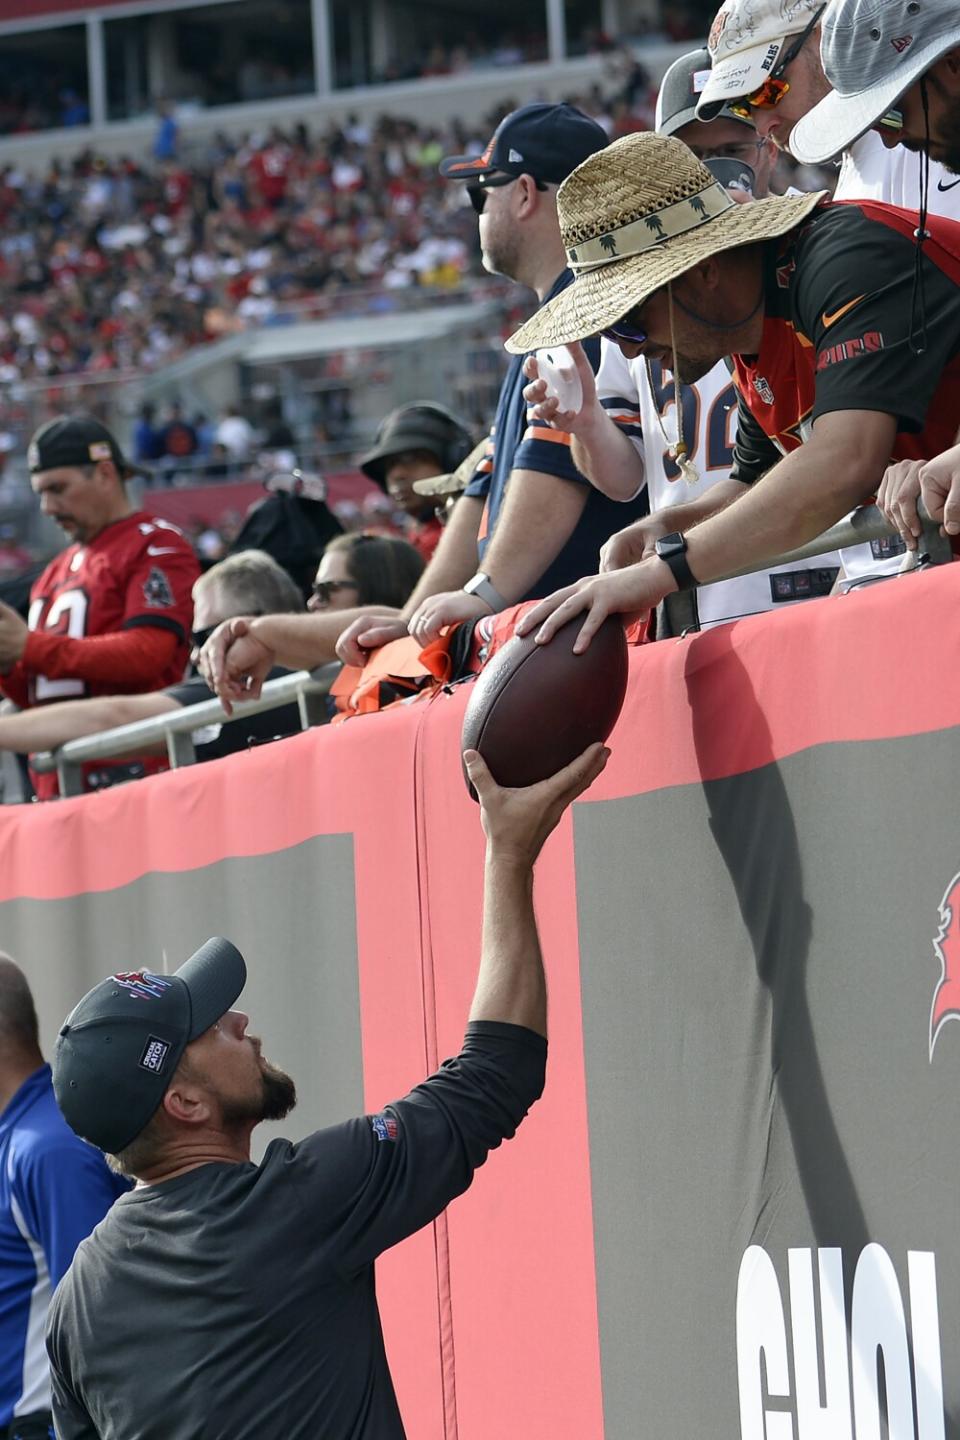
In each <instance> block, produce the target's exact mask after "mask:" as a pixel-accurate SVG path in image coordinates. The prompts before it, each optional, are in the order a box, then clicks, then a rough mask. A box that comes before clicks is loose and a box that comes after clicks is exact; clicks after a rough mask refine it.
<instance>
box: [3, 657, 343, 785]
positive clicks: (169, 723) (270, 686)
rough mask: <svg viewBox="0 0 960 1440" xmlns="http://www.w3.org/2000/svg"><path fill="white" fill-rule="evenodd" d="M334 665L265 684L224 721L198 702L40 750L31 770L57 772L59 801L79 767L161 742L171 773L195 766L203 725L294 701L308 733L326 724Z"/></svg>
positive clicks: (216, 705) (210, 705)
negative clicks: (197, 737) (197, 734)
mask: <svg viewBox="0 0 960 1440" xmlns="http://www.w3.org/2000/svg"><path fill="white" fill-rule="evenodd" d="M339 671H340V666H339V664H331V665H323V666H321V667H320V668H319V669H318V670H315V671H310V670H294V671H291V673H290V674H289V675H281V676H280V677H279V678H278V679H276V680H268V681H267V682H266V683H265V685H264V686H263V689H262V691H261V693H260V695H259V697H258V698H257V699H256V700H244V701H242V702H238V703H237V704H236V705H234V707H233V716H230V717H228V716H227V715H226V714H225V712H224V709H223V706H222V705H221V704H220V701H219V700H218V699H212V700H202V701H201V702H200V704H199V705H186V706H184V708H183V709H182V710H175V711H171V712H168V713H167V714H165V715H154V716H151V717H150V719H149V720H135V721H134V722H133V723H132V724H130V725H118V726H116V727H115V728H114V729H112V730H101V731H100V732H99V734H97V735H85V736H83V737H82V738H81V739H79V740H68V741H67V743H66V744H65V745H61V746H60V747H59V748H58V749H56V750H44V751H41V752H40V753H39V754H36V755H34V756H33V757H32V758H31V761H30V763H31V766H32V767H33V769H34V770H36V771H38V772H40V773H43V772H46V771H49V770H56V772H57V776H58V779H59V782H60V794H61V795H79V794H81V793H82V789H83V777H82V766H83V765H84V764H85V763H86V762H88V761H91V760H115V759H117V758H118V757H119V756H121V755H131V754H132V755H138V754H143V751H144V747H145V746H153V745H156V744H157V743H158V742H159V741H163V742H165V744H166V746H167V755H168V757H169V760H170V766H171V769H176V768H177V767H178V766H180V765H192V764H194V763H195V761H196V758H197V757H196V751H195V749H194V745H193V740H192V739H191V736H192V733H193V731H195V730H200V729H202V728H203V727H204V726H205V725H216V724H221V725H226V724H229V723H230V721H231V720H232V719H233V718H234V717H242V716H244V715H256V714H258V713H259V712H260V711H262V710H275V709H276V708H277V707H278V706H280V705H286V704H289V703H290V701H292V700H295V701H296V702H297V705H298V707H299V710H300V728H301V729H302V730H308V729H309V728H310V727H311V726H312V725H316V724H320V723H322V722H323V721H324V720H325V719H326V718H327V716H326V710H325V706H324V705H323V704H322V703H321V702H323V701H325V700H326V697H327V696H328V695H329V693H330V686H331V684H332V682H333V680H334V678H335V676H336V675H337V674H338V673H339Z"/></svg>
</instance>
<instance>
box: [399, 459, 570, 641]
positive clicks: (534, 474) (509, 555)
mask: <svg viewBox="0 0 960 1440" xmlns="http://www.w3.org/2000/svg"><path fill="white" fill-rule="evenodd" d="M589 493H590V492H589V490H588V489H587V487H586V486H585V485H578V484H575V483H571V482H570V481H569V480H560V479H558V477H557V476H555V475H545V474H543V473H542V472H541V471H539V470H514V471H513V473H512V474H511V476H510V484H509V487H508V489H507V495H506V499H505V500H504V502H503V509H502V511H501V513H500V515H499V517H498V519H497V528H496V530H495V531H494V533H493V539H492V540H491V541H490V544H489V546H488V547H487V550H486V552H485V553H484V557H483V561H482V565H481V568H482V570H483V573H484V574H485V575H487V576H488V577H489V579H490V582H491V584H492V585H493V587H494V589H495V590H497V591H499V593H500V594H501V595H502V596H503V598H504V600H506V601H507V602H508V603H510V604H512V603H513V602H514V601H516V600H519V599H520V598H521V597H522V596H523V595H525V594H527V593H528V591H530V590H531V589H532V588H533V586H534V585H535V584H536V582H537V579H538V577H539V576H540V575H542V574H543V572H544V570H546V568H547V566H548V565H550V564H551V562H552V561H553V560H555V559H556V557H557V555H558V554H559V553H560V551H561V550H562V549H563V547H564V545H565V544H566V543H567V541H568V540H569V538H570V536H571V535H572V534H573V532H574V530H575V529H576V525H577V521H578V520H579V519H580V516H581V515H582V514H583V508H584V506H585V505H586V503H587V498H588V496H589ZM476 568H477V567H476V561H474V570H475V569H476ZM470 573H471V574H473V570H472V571H471V572H470ZM467 578H468V579H469V576H468V577H467ZM490 609H491V607H490V606H489V605H488V604H487V602H486V601H485V600H482V599H481V598H480V597H479V596H478V595H466V594H464V593H463V591H462V590H454V591H447V592H445V593H441V594H437V595H430V596H428V597H427V599H425V600H424V601H423V602H422V603H421V604H420V605H419V606H418V607H417V609H416V611H414V613H413V614H412V615H411V616H410V619H409V627H410V634H411V635H415V636H416V638H417V640H418V641H419V642H420V644H421V645H427V644H429V643H430V641H431V640H435V639H436V638H437V636H438V635H439V634H440V632H441V630H442V629H443V628H444V626H446V625H456V624H458V623H459V622H460V621H462V620H475V619H479V618H480V617H481V616H482V615H489V614H490Z"/></svg>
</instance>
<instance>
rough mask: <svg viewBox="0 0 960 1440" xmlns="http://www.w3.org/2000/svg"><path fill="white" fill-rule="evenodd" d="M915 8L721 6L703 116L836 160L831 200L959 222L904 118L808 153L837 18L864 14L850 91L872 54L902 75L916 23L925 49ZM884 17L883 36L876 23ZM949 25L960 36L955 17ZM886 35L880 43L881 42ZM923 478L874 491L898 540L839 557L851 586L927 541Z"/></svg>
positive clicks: (870, 4)
mask: <svg viewBox="0 0 960 1440" xmlns="http://www.w3.org/2000/svg"><path fill="white" fill-rule="evenodd" d="M913 6H914V0H903V3H892V4H890V3H882V0H866V3H864V4H858V5H856V6H855V7H851V6H850V5H848V4H846V3H844V4H842V5H832V6H830V7H828V6H827V5H825V4H823V3H822V0H789V3H788V4H784V3H781V0H725V3H724V4H723V5H722V6H721V8H720V10H719V11H718V12H717V15H716V17H715V19H714V22H713V25H712V26H711V30H710V42H709V45H710V52H711V56H712V69H711V72H710V78H709V80H708V81H707V84H706V86H705V87H704V90H703V94H702V96H701V98H700V101H699V103H698V107H697V114H698V115H699V117H700V119H701V120H706V121H707V122H709V121H710V120H711V119H712V117H713V116H714V115H715V114H716V113H717V110H718V108H719V106H720V105H721V104H726V106H727V107H728V108H730V107H732V108H733V109H734V111H735V112H738V113H740V114H742V115H743V116H744V117H746V116H750V117H751V118H752V119H753V121H754V123H755V124H756V127H757V133H758V134H760V135H767V136H769V138H770V139H771V140H772V141H773V142H774V144H775V145H777V146H778V147H779V148H780V149H781V150H785V151H787V152H788V153H790V154H792V155H793V156H794V157H795V158H797V159H800V160H805V161H810V160H813V159H817V160H821V161H823V160H828V159H832V158H833V157H834V156H836V158H837V159H838V160H839V161H840V173H839V176H838V177H837V183H836V186H835V189H834V199H835V200H880V201H882V202H883V203H884V204H888V205H899V206H903V207H904V208H905V209H908V210H918V209H919V207H920V205H921V202H922V203H923V206H924V208H925V210H928V211H929V212H930V213H931V214H933V215H945V216H947V217H948V218H949V219H951V220H960V190H958V189H955V188H954V185H955V181H954V179H953V177H952V176H951V175H950V174H949V173H948V172H947V171H946V170H945V169H944V168H943V167H942V165H941V164H939V163H936V162H937V161H940V160H942V159H943V156H942V155H940V154H937V155H936V156H935V160H934V163H932V164H931V162H930V157H929V156H923V155H920V154H916V153H913V152H914V150H915V149H916V148H917V147H916V146H914V145H913V144H912V143H911V145H910V146H909V148H904V147H903V146H902V145H900V144H899V143H898V142H899V138H900V136H901V135H902V134H903V133H904V132H903V131H902V130H901V129H900V124H901V117H900V115H899V112H898V111H894V110H890V112H889V113H888V112H887V109H886V107H885V106H884V107H883V108H877V109H875V111H874V122H875V127H876V128H874V129H870V128H866V127H865V128H864V130H863V131H862V132H860V133H856V132H855V131H854V130H853V129H851V128H848V129H847V130H846V131H845V132H844V134H843V136H842V138H840V139H839V140H838V143H837V144H836V146H835V149H834V150H833V152H832V153H831V154H829V155H828V154H827V152H826V150H825V148H823V147H820V149H819V150H817V151H816V153H814V152H813V151H811V150H810V148H809V147H808V146H805V144H804V135H805V133H807V128H808V126H809V124H810V119H809V118H808V117H810V116H811V114H812V113H814V112H815V113H818V114H819V113H820V104H821V102H823V101H824V98H825V97H827V96H829V93H830V85H831V83H832V81H833V73H832V70H833V61H832V59H831V58H830V55H831V51H832V48H833V44H834V42H833V40H832V36H833V34H834V32H835V29H836V20H837V15H838V14H839V13H840V12H843V11H849V10H851V9H853V8H855V9H856V10H857V12H858V14H857V23H856V25H855V26H854V27H851V31H850V34H851V36H852V39H851V42H850V51H849V56H848V58H847V62H846V63H847V73H849V74H850V76H851V84H853V85H854V86H855V87H857V86H859V84H860V83H861V77H862V76H863V75H864V74H865V71H864V70H863V67H862V59H863V56H864V55H865V54H866V53H867V49H868V48H869V47H872V49H871V53H872V55H873V61H872V63H873V64H875V65H879V66H880V67H886V69H887V70H891V69H892V68H893V67H895V66H898V65H899V55H900V53H902V54H903V55H904V57H906V56H908V55H913V54H914V53H915V48H916V41H915V40H914V38H913V37H914V36H918V37H919V36H920V35H921V29H920V28H918V26H917V25H916V24H915V23H914V20H915V19H916V18H920V19H921V26H922V31H923V38H922V39H921V40H920V43H921V44H924V43H925V36H926V33H927V30H928V27H929V26H930V24H931V17H932V16H933V15H934V14H935V12H936V11H937V10H938V6H936V5H934V6H933V7H930V6H928V5H926V3H924V6H923V14H922V16H915V15H914V9H913ZM939 10H940V11H941V13H942V15H943V16H946V13H947V12H948V10H951V7H950V6H949V5H947V4H944V3H941V4H940V6H939ZM881 14H882V17H883V18H882V22H881V23H880V28H878V27H877V26H876V25H874V18H875V17H877V16H881ZM946 23H947V24H948V25H952V27H953V29H954V31H955V32H956V33H957V34H958V35H960V25H958V23H957V20H956V18H955V15H954V14H952V13H951V16H950V19H949V20H948V21H947V22H946ZM874 30H876V36H874V35H873V32H874ZM881 34H882V36H883V39H882V41H881V40H880V39H879V38H878V37H879V36H880V35H881ZM904 41H906V42H907V43H906V46H905V47H904V48H903V49H902V52H901V50H900V49H899V47H901V46H902V45H903V42H904ZM821 44H822V47H823V56H822V57H821ZM857 46H862V47H864V48H863V49H862V50H860V49H856V47H857ZM855 51H856V53H855ZM825 70H826V72H827V73H824V72H825ZM904 83H906V81H904ZM913 118H914V119H915V117H913ZM908 133H909V128H908ZM884 147H887V148H884ZM891 147H893V148H891ZM918 470H919V466H918V464H917V462H916V461H903V462H901V463H899V464H896V465H892V466H890V468H889V469H888V470H887V472H886V475H885V476H884V478H883V480H882V482H881V484H880V488H879V490H878V491H877V504H878V505H879V506H880V508H881V510H883V512H884V514H885V515H886V516H887V519H888V520H889V521H890V523H891V524H893V525H896V526H897V528H898V529H899V530H900V531H901V536H900V537H897V536H894V537H887V538H884V539H880V540H874V541H872V542H871V543H870V544H867V545H855V546H850V547H847V548H846V549H844V550H842V551H841V552H840V553H841V558H842V560H843V566H844V570H845V572H846V575H847V577H848V578H849V579H851V580H857V579H860V578H862V577H864V576H875V575H882V574H893V573H895V572H896V571H897V570H899V569H900V568H901V567H902V565H903V555H904V552H905V550H906V549H908V548H909V549H915V548H916V544H917V540H916V537H917V536H919V534H920V533H921V527H920V522H919V519H918V516H917V507H916V501H917V497H918V495H919V493H920V481H919V475H918Z"/></svg>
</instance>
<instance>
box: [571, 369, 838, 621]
mask: <svg viewBox="0 0 960 1440" xmlns="http://www.w3.org/2000/svg"><path fill="white" fill-rule="evenodd" d="M650 374H651V377H652V379H653V387H652V389H651V386H650V383H649V381H648V379H647V373H646V365H645V363H644V361H643V359H642V358H640V359H637V360H627V359H626V357H625V356H624V355H623V353H622V352H621V350H620V349H619V347H618V346H617V345H614V344H612V343H611V342H609V341H607V340H604V341H603V342H602V353H601V357H600V369H599V371H598V373H597V390H598V394H599V397H600V403H601V404H602V405H603V408H604V409H605V410H606V411H607V414H608V415H609V416H610V417H611V419H613V420H614V421H615V422H616V423H617V425H618V426H619V427H620V429H621V430H623V432H624V434H625V435H627V436H628V437H629V439H630V440H631V441H632V442H633V444H634V446H635V448H636V450H637V452H638V454H640V455H641V456H642V457H643V463H644V472H645V477H646V485H647V496H648V499H649V502H650V510H651V512H653V511H656V510H662V509H665V508H668V507H669V506H671V505H683V504H686V503H688V502H689V501H691V500H696V499H698V498H699V497H700V496H701V495H703V494H704V492H705V491H707V490H709V489H710V488H711V486H713V485H716V484H717V483H718V482H719V481H721V480H729V478H730V469H731V466H732V464H733V442H734V438H735V435H736V426H737V392H736V388H735V386H734V384H733V379H732V376H731V375H730V372H729V371H728V369H727V367H726V365H724V364H723V363H722V362H721V363H720V364H718V365H715V366H714V367H713V369H712V370H711V371H709V373H708V374H706V375H704V376H703V378H702V379H700V380H698V381H697V383H696V384H695V385H683V386H681V403H682V405H683V412H684V418H683V438H684V441H685V442H686V444H687V446H688V449H689V458H690V460H691V461H692V462H693V464H694V465H695V466H696V467H697V469H698V470H699V472H700V479H699V480H698V481H696V483H695V484H691V483H690V482H689V481H687V480H685V479H684V477H683V476H682V475H681V474H680V472H679V470H678V468H677V465H676V463H675V461H673V460H672V459H671V458H670V454H669V446H670V444H671V443H672V442H674V441H675V440H676V438H677V417H676V401H675V398H674V385H673V377H672V376H671V375H670V373H669V371H668V372H666V373H664V371H663V370H662V369H661V366H660V363H659V361H653V362H652V363H651V366H650ZM661 425H662V426H663V430H665V431H666V438H665V437H664V434H663V430H661ZM839 564H840V561H839V559H838V557H837V554H836V552H835V551H833V552H831V553H830V554H829V555H823V556H817V558H816V559H815V560H810V561H807V562H805V563H804V564H799V565H792V566H780V567H777V568H775V569H772V570H762V571H758V572H757V573H756V574H753V575H742V576H739V577H738V578H737V579H735V580H721V581H718V582H717V583H715V584H713V585H702V586H700V588H699V589H698V590H697V608H698V611H699V615H700V623H701V625H702V626H703V627H704V628H706V627H708V626H710V625H718V624H720V623H721V622H722V621H724V620H733V619H736V618H738V617H739V616H741V615H755V614H758V613H759V612H760V611H763V610H773V609H775V608H776V607H777V606H779V605H784V604H789V603H791V602H792V601H796V600H806V599H810V598H812V597H813V596H816V595H827V594H829V593H830V590H831V589H832V587H833V582H834V580H835V578H836V575H837V570H838V567H839Z"/></svg>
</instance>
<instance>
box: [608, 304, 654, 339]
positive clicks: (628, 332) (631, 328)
mask: <svg viewBox="0 0 960 1440" xmlns="http://www.w3.org/2000/svg"><path fill="white" fill-rule="evenodd" d="M639 309H640V306H639V305H635V306H634V307H633V309H632V310H628V311H627V313H626V315H621V316H620V319H619V320H618V321H617V322H616V324H614V325H608V326H607V328H606V329H605V330H601V331H600V334H601V335H602V336H603V338H604V340H612V341H614V343H616V341H617V340H625V341H626V342H627V343H628V344H629V345H642V344H643V342H644V341H645V340H646V338H647V332H646V330H641V329H640V327H639V325H634V324H632V323H631V316H633V315H635V314H636V313H637V311H638V310H639Z"/></svg>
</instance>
